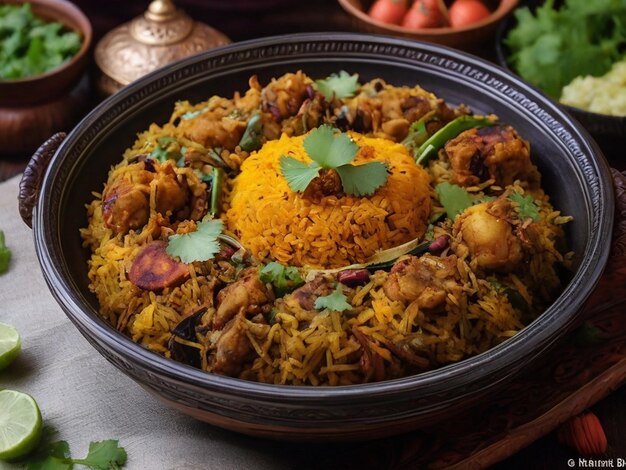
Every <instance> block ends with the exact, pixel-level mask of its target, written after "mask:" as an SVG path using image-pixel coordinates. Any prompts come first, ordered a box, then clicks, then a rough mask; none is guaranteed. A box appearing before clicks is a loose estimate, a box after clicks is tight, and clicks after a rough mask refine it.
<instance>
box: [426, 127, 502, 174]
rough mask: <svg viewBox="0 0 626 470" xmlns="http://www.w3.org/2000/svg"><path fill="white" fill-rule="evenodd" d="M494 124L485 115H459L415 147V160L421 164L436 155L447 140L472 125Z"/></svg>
mask: <svg viewBox="0 0 626 470" xmlns="http://www.w3.org/2000/svg"><path fill="white" fill-rule="evenodd" d="M494 124H495V122H494V121H493V120H492V119H490V118H486V117H483V118H479V117H474V116H459V117H458V118H456V119H455V120H453V121H450V122H449V123H448V124H446V125H445V126H443V127H442V128H441V129H439V130H438V131H437V132H435V133H434V134H433V135H431V136H430V137H429V138H428V139H427V140H426V142H424V143H423V144H422V145H421V146H420V147H419V148H418V149H417V151H416V152H415V154H416V162H417V163H418V164H420V165H421V164H423V163H424V162H426V161H427V160H428V159H429V158H431V157H433V156H435V155H437V152H439V149H441V148H443V146H444V145H445V144H446V142H447V141H449V140H450V139H453V138H454V137H456V136H457V135H459V134H460V133H461V132H463V131H466V130H468V129H472V128H474V127H485V126H493V125H494Z"/></svg>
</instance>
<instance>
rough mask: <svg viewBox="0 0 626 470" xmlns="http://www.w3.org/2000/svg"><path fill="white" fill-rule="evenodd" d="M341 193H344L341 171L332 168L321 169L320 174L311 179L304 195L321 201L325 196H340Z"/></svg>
mask: <svg viewBox="0 0 626 470" xmlns="http://www.w3.org/2000/svg"><path fill="white" fill-rule="evenodd" d="M341 194H343V186H342V185H341V178H340V177H339V173H337V172H336V171H335V170H332V169H328V170H327V169H321V170H320V173H319V176H316V177H315V178H313V180H311V182H310V183H309V185H308V186H307V188H306V189H305V190H304V193H303V195H302V196H303V197H305V198H306V199H309V200H311V201H313V202H315V203H319V202H320V201H321V200H322V199H323V198H324V197H327V196H337V197H339V196H341Z"/></svg>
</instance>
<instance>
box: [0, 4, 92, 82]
mask: <svg viewBox="0 0 626 470" xmlns="http://www.w3.org/2000/svg"><path fill="white" fill-rule="evenodd" d="M81 43H82V39H81V37H80V35H79V34H78V33H76V32H75V31H68V30H67V29H65V27H64V26H63V25H62V24H61V23H59V22H50V23H46V22H45V21H44V20H42V19H41V18H39V17H37V16H35V15H34V14H33V12H32V9H31V6H30V4H29V3H24V4H21V5H11V4H8V5H0V79H5V80H17V79H20V78H24V77H29V76H33V75H40V74H42V73H45V72H47V71H49V70H52V69H54V68H56V67H58V66H59V65H61V64H63V63H64V62H65V61H67V60H69V59H70V58H71V57H73V56H74V55H75V54H76V53H77V52H78V51H79V49H80V46H81Z"/></svg>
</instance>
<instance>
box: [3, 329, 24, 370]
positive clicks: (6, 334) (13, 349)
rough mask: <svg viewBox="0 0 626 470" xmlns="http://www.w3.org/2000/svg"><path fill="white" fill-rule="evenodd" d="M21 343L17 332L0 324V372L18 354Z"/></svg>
mask: <svg viewBox="0 0 626 470" xmlns="http://www.w3.org/2000/svg"><path fill="white" fill-rule="evenodd" d="M21 346H22V342H21V341H20V335H19V334H18V333H17V330H16V329H15V328H13V327H12V326H11V325H7V324H6V323H1V322H0V370H2V369H4V368H5V367H7V366H8V365H9V364H11V362H13V359H15V358H16V357H17V355H18V353H19V352H20V348H21Z"/></svg>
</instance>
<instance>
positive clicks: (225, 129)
mask: <svg viewBox="0 0 626 470" xmlns="http://www.w3.org/2000/svg"><path fill="white" fill-rule="evenodd" d="M246 126H247V123H246V121H240V120H238V119H232V118H230V117H228V116H223V115H222V114H221V113H219V112H211V111H207V112H205V113H202V114H200V115H199V116H198V117H196V118H194V119H188V120H184V121H182V122H181V123H180V126H179V127H180V129H182V130H183V131H184V133H185V137H187V138H188V139H191V140H193V141H194V142H198V143H199V144H201V145H203V146H204V147H205V148H207V149H210V148H213V147H221V148H225V149H227V150H230V151H231V152H232V151H233V150H235V147H237V145H239V141H240V140H241V136H243V133H244V131H245V130H246Z"/></svg>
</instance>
